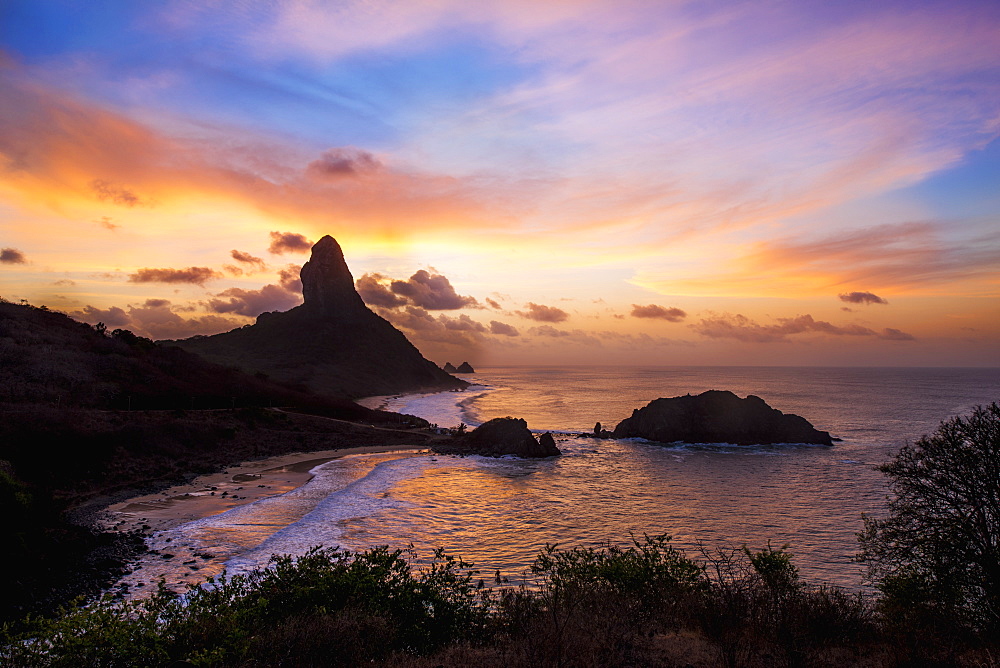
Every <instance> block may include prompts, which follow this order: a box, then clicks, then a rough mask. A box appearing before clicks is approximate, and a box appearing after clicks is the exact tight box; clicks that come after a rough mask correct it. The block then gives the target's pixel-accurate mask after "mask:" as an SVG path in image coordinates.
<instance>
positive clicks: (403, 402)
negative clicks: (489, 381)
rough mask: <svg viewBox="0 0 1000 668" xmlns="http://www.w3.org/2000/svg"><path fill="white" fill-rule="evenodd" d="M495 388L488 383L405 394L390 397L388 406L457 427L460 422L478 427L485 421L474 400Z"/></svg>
mask: <svg viewBox="0 0 1000 668" xmlns="http://www.w3.org/2000/svg"><path fill="white" fill-rule="evenodd" d="M493 390H494V388H492V387H489V386H486V385H470V386H469V387H467V388H465V389H463V390H452V391H447V392H430V393H422V394H404V395H401V396H398V397H392V398H390V399H388V400H387V401H386V403H385V410H388V411H393V412H396V413H406V414H407V415H415V416H417V417H420V418H423V419H425V420H427V421H428V422H430V423H432V424H436V425H438V426H440V427H446V428H451V427H457V426H458V425H459V423H465V424H466V425H468V426H470V427H476V426H478V425H480V424H481V423H482V422H481V421H480V420H478V419H477V417H476V414H475V411H474V408H473V404H474V402H475V401H476V400H478V399H480V398H482V397H483V396H485V395H486V394H487V393H489V392H491V391H493Z"/></svg>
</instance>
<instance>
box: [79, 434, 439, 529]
mask: <svg viewBox="0 0 1000 668" xmlns="http://www.w3.org/2000/svg"><path fill="white" fill-rule="evenodd" d="M414 451H416V452H420V451H428V452H429V451H430V450H429V449H428V448H427V447H425V446H420V445H412V446H407V445H367V446H354V447H346V448H337V449H330V450H317V451H310V452H294V453H290V454H286V455H277V456H274V457H268V458H265V459H258V460H252V461H245V462H242V463H240V464H237V465H235V466H229V467H226V468H225V469H224V470H222V471H217V472H214V473H208V474H205V475H200V476H198V477H197V478H194V479H193V480H191V481H189V482H186V483H182V484H179V485H174V486H172V487H169V488H167V489H164V490H161V491H157V492H152V493H148V494H141V495H137V496H133V497H130V498H127V499H125V500H122V501H118V502H115V503H112V504H110V505H107V506H105V507H104V508H103V509H102V510H101V511H100V513H99V517H98V518H97V519H96V522H95V526H96V528H98V529H99V530H101V531H106V532H126V533H127V532H140V533H143V534H147V535H148V534H149V533H151V532H156V531H163V530H165V529H170V528H173V527H177V526H180V525H182V524H186V523H188V522H193V521H194V520H197V519H201V518H204V517H210V516H212V515H218V514H220V513H224V512H226V511H228V510H231V509H233V508H236V507H239V506H242V505H246V504H250V503H253V502H255V501H258V500H260V499H264V498H268V497H272V496H279V495H281V494H285V493H287V492H290V491H292V490H293V489H296V488H298V487H301V486H302V485H304V484H306V483H307V482H309V481H310V480H311V479H312V478H313V475H312V474H311V473H310V472H309V471H310V470H311V469H313V468H315V467H317V466H319V465H321V464H324V463H326V462H329V461H332V460H334V459H340V458H342V457H347V456H352V455H368V454H382V453H388V452H414Z"/></svg>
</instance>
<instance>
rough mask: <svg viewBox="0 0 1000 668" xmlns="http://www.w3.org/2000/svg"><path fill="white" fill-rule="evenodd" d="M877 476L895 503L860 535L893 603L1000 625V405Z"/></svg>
mask: <svg viewBox="0 0 1000 668" xmlns="http://www.w3.org/2000/svg"><path fill="white" fill-rule="evenodd" d="M877 469H878V470H880V471H882V472H883V473H885V474H886V475H887V476H889V478H890V480H891V482H890V486H891V489H892V492H893V496H892V497H890V498H889V503H888V514H887V516H886V517H884V518H882V519H875V518H871V517H865V518H864V523H865V527H864V530H863V531H862V532H861V533H860V534H858V540H859V542H860V544H861V554H860V555H859V559H860V561H862V562H864V563H866V564H867V565H868V569H869V570H868V573H869V578H870V579H871V581H872V582H873V583H874V584H875V585H876V586H878V587H879V589H880V590H881V591H882V592H883V594H885V595H886V597H887V599H889V601H888V602H889V603H896V604H900V605H902V606H912V605H913V604H915V603H919V604H923V605H930V606H933V607H941V608H945V609H951V610H955V611H963V612H965V613H967V614H969V615H970V616H971V620H972V621H973V622H974V623H975V624H976V625H977V626H981V627H985V628H993V629H995V628H997V626H1000V406H998V405H997V404H996V403H993V404H990V405H989V406H986V407H985V408H984V407H982V406H980V407H978V408H976V409H975V410H974V411H973V412H972V415H970V416H968V417H956V418H952V419H951V420H948V421H947V422H942V423H941V425H940V426H939V427H938V429H937V431H936V432H935V433H934V434H933V435H932V436H924V437H923V438H921V439H920V440H918V441H917V442H916V443H914V444H912V445H906V446H904V447H903V448H902V449H901V450H900V451H899V453H898V454H897V455H896V457H895V458H894V459H893V460H892V461H890V462H888V463H886V464H882V465H881V466H879V467H877Z"/></svg>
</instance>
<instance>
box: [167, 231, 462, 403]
mask: <svg viewBox="0 0 1000 668" xmlns="http://www.w3.org/2000/svg"><path fill="white" fill-rule="evenodd" d="M300 276H301V278H302V296H303V298H304V300H305V301H304V303H303V304H302V305H301V306H296V307H295V308H293V309H291V310H289V311H286V312H284V313H277V312H275V313H262V314H261V315H260V316H258V318H257V322H256V323H255V324H253V325H250V326H247V327H242V328H240V329H234V330H232V331H231V332H226V333H224V334H216V335H215V336H200V337H193V338H190V339H184V340H182V341H176V342H174V343H175V344H176V345H178V346H180V347H182V348H184V349H186V350H190V351H192V352H196V353H198V354H200V355H202V356H204V357H206V358H208V359H210V360H212V361H214V362H218V363H221V364H228V365H232V366H236V367H239V368H241V369H244V370H246V371H251V372H263V373H266V374H267V375H268V376H270V377H271V378H274V379H276V380H280V381H284V382H290V383H294V384H298V385H301V386H303V387H305V388H308V389H310V390H312V391H314V392H318V393H321V394H328V395H339V396H347V397H362V396H370V395H377V394H389V393H393V392H402V391H416V390H424V389H451V388H462V387H465V386H467V385H468V384H467V383H466V382H465V381H463V380H459V379H458V378H454V377H452V376H450V375H448V374H447V373H445V372H444V371H442V370H441V369H439V368H438V367H437V365H436V364H434V363H433V362H431V361H429V360H426V359H424V357H423V356H422V355H421V354H420V351H418V350H417V349H416V348H415V347H414V346H413V344H411V343H410V342H409V341H408V340H407V339H406V337H405V336H404V335H403V334H402V332H400V331H399V330H397V329H396V328H395V327H393V326H392V325H391V324H389V322H388V321H386V320H384V319H383V318H381V317H379V316H378V315H376V314H375V313H373V312H372V311H370V310H369V309H368V307H367V306H365V304H364V301H362V299H361V296H360V295H359V294H358V293H357V291H356V290H355V288H354V278H353V277H352V276H351V272H350V270H349V269H348V268H347V263H346V262H345V261H344V254H343V252H342V251H341V249H340V245H339V244H338V243H337V242H336V240H335V239H334V238H333V237H331V236H325V237H323V238H322V239H320V240H319V241H318V242H317V243H316V245H315V246H313V249H312V256H311V257H310V259H309V261H308V262H306V263H305V265H303V267H302V271H301V273H300Z"/></svg>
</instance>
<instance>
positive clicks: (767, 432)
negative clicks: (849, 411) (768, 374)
mask: <svg viewBox="0 0 1000 668" xmlns="http://www.w3.org/2000/svg"><path fill="white" fill-rule="evenodd" d="M614 437H615V438H630V437H641V438H646V439H649V440H651V441H659V442H661V443H675V442H683V443H734V444H736V445H752V444H761V445H766V444H771V443H813V444H819V445H832V444H833V443H832V439H831V438H830V434H829V433H828V432H825V431H819V430H817V429H815V428H813V426H812V425H811V424H810V423H809V421H808V420H806V419H805V418H802V417H799V416H798V415H791V414H788V415H786V414H784V413H782V412H781V411H779V410H775V409H774V408H771V407H770V406H768V405H767V403H765V402H764V400H763V399H761V398H760V397H755V396H753V395H750V396H748V397H747V398H746V399H740V398H739V397H737V396H736V395H735V394H733V393H732V392H727V391H720V390H709V391H708V392H703V393H702V394H699V395H698V396H691V395H690V394H689V395H687V396H683V397H673V398H670V399H656V400H655V401H652V402H650V403H649V404H648V405H647V406H645V407H644V408H639V409H636V410H634V411H632V417H630V418H626V419H625V420H622V422H620V423H619V424H618V426H617V427H615V431H614Z"/></svg>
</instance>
